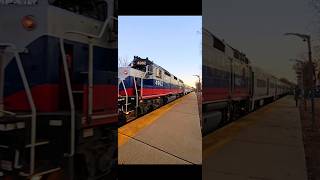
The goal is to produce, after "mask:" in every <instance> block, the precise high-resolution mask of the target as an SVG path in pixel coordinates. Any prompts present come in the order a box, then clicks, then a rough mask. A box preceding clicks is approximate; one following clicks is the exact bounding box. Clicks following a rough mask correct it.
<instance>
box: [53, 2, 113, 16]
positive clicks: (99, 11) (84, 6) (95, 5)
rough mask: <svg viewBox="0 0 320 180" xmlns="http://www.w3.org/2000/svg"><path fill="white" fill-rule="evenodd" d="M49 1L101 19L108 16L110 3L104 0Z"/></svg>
mask: <svg viewBox="0 0 320 180" xmlns="http://www.w3.org/2000/svg"><path fill="white" fill-rule="evenodd" d="M49 3H50V4H51V5H53V6H56V7H59V8H62V9H65V10H67V11H71V12H74V13H77V14H80V15H84V16H87V17H90V18H94V19H97V20H99V21H104V20H105V19H106V18H107V17H108V4H107V2H106V1H104V0H49Z"/></svg>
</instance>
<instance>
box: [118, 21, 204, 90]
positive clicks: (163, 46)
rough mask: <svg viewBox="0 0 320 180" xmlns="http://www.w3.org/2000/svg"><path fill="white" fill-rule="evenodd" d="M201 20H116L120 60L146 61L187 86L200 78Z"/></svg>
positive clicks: (192, 84)
mask: <svg viewBox="0 0 320 180" xmlns="http://www.w3.org/2000/svg"><path fill="white" fill-rule="evenodd" d="M201 29H202V18H201V16H119V30H118V31H119V35H118V42H119V46H118V47H119V58H124V59H127V60H128V61H129V62H131V61H132V60H133V56H140V57H141V58H146V57H148V58H149V59H150V60H153V61H154V62H155V63H156V64H158V65H160V66H161V67H163V68H165V69H166V70H168V71H169V72H170V73H172V74H174V75H175V76H177V77H178V78H180V79H182V80H183V81H184V82H185V83H186V84H188V85H190V86H194V84H195V82H196V81H197V78H196V77H194V76H192V75H194V74H198V75H201V67H202V52H201V41H202V35H201Z"/></svg>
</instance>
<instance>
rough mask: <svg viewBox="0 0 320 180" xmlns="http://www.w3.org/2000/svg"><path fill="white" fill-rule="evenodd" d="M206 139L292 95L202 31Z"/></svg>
mask: <svg viewBox="0 0 320 180" xmlns="http://www.w3.org/2000/svg"><path fill="white" fill-rule="evenodd" d="M202 42H203V46H202V47H203V49H202V50H203V65H202V67H203V68H202V72H203V75H202V76H203V90H202V92H203V93H202V94H203V101H202V111H203V116H202V124H203V129H202V130H203V135H205V134H207V133H209V132H211V131H213V130H214V129H216V128H218V127H220V126H221V125H223V124H225V123H227V122H230V121H232V120H234V119H236V118H237V117H238V116H240V115H243V114H246V113H248V112H250V111H252V110H254V109H255V108H258V107H260V106H262V105H264V104H266V103H268V102H271V101H273V100H275V99H277V98H279V97H281V96H283V95H285V94H286V93H287V92H288V91H289V88H290V87H289V86H290V85H288V84H286V83H284V82H282V81H280V80H278V79H277V78H276V77H274V76H272V75H270V74H269V73H266V72H264V71H263V70H262V69H260V68H258V67H253V66H251V64H250V61H249V59H248V58H247V57H246V55H245V54H244V53H241V52H240V51H238V50H237V49H235V48H233V47H231V46H230V45H228V44H227V43H225V42H224V41H223V40H220V39H219V38H217V37H216V36H214V35H213V34H212V33H211V32H209V31H208V30H206V29H203V41H202Z"/></svg>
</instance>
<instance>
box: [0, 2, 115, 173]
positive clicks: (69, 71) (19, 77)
mask: <svg viewBox="0 0 320 180" xmlns="http://www.w3.org/2000/svg"><path fill="white" fill-rule="evenodd" d="M0 3H1V5H0V15H1V21H0V27H1V28H0V178H1V177H8V178H9V179H10V178H12V179H15V178H17V177H20V178H32V177H44V176H49V175H50V174H53V173H56V172H59V171H62V172H63V175H64V177H65V178H66V179H94V178H97V177H101V176H103V175H104V174H107V173H109V172H110V170H111V167H112V166H113V164H115V161H116V151H117V150H116V146H117V138H116V137H117V131H116V125H117V122H118V116H117V115H118V114H117V93H116V91H117V59H118V58H117V53H118V50H117V19H116V18H115V17H116V16H117V12H116V9H117V1H116V0H80V1H75V0H70V1H65V0H32V1H31V0H30V1H0Z"/></svg>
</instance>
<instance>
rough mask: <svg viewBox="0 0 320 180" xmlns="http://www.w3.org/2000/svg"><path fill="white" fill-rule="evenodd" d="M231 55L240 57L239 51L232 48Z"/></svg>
mask: <svg viewBox="0 0 320 180" xmlns="http://www.w3.org/2000/svg"><path fill="white" fill-rule="evenodd" d="M233 57H234V58H236V59H239V58H240V53H239V51H237V50H233Z"/></svg>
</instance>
